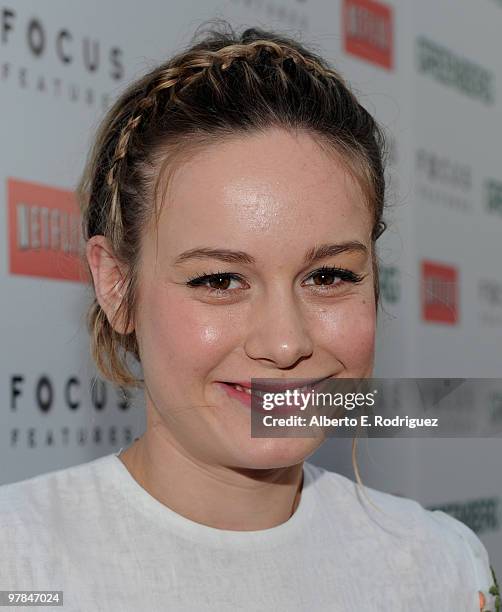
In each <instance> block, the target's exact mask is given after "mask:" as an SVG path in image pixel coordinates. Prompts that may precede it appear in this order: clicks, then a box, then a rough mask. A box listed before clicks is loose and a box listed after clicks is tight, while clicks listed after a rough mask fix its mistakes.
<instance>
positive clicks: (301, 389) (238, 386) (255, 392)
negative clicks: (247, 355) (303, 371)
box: [233, 384, 312, 397]
mask: <svg viewBox="0 0 502 612" xmlns="http://www.w3.org/2000/svg"><path fill="white" fill-rule="evenodd" d="M233 386H234V387H235V388H236V389H237V390H238V391H243V392H244V393H247V394H248V395H251V389H250V388H249V387H241V385H235V384H234V385H233ZM311 386H312V385H307V386H305V387H298V388H297V389H296V390H297V391H299V392H300V393H301V392H302V391H306V390H307V389H309V387H311ZM291 391H293V389H291ZM283 392H284V391H277V392H276V393H283ZM265 393H273V391H259V390H258V389H254V390H253V394H254V395H258V396H259V397H263V395H264V394H265Z"/></svg>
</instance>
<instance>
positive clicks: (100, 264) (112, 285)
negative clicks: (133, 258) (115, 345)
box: [85, 235, 134, 334]
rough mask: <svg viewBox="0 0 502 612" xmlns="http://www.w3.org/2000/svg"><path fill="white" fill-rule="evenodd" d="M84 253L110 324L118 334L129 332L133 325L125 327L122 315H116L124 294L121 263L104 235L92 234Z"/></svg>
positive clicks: (97, 297)
mask: <svg viewBox="0 0 502 612" xmlns="http://www.w3.org/2000/svg"><path fill="white" fill-rule="evenodd" d="M85 254H86V257H87V261H88V263H89V267H90V269H91V273H92V278H93V280H94V288H95V290H96V299H97V300H98V303H99V305H100V306H101V308H102V309H103V311H104V313H105V314H106V317H107V319H108V321H109V323H110V325H111V326H112V327H113V329H114V330H115V331H116V332H117V333H119V334H129V333H131V332H132V331H133V330H134V325H133V324H132V323H131V324H130V325H129V327H128V328H127V329H125V324H124V321H123V320H122V319H123V317H122V316H118V315H117V316H116V312H117V311H118V308H119V306H120V304H121V302H122V299H123V295H124V288H123V283H124V280H125V275H124V270H123V267H122V265H121V264H120V263H119V261H118V260H117V258H116V257H115V255H114V254H113V249H112V248H111V245H110V243H109V241H108V239H107V238H105V236H99V235H98V236H92V237H91V238H89V240H88V241H87V244H86V249H85ZM115 316H116V319H115V321H114V320H113V319H114V317H115Z"/></svg>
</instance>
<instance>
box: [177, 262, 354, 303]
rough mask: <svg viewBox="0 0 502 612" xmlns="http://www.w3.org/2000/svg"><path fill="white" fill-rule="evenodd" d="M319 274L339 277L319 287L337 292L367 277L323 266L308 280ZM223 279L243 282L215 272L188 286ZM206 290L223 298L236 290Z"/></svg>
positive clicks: (188, 282)
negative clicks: (342, 287) (340, 288)
mask: <svg viewBox="0 0 502 612" xmlns="http://www.w3.org/2000/svg"><path fill="white" fill-rule="evenodd" d="M317 274H332V275H334V276H336V277H338V278H339V279H340V282H338V283H335V284H332V285H319V286H321V287H325V288H328V289H329V288H330V287H335V290H337V288H338V287H340V286H342V285H344V284H345V283H352V284H354V285H355V284H357V283H360V282H361V281H362V280H364V278H365V277H366V275H360V274H356V273H355V272H352V271H351V270H347V269H345V268H336V267H329V266H322V267H321V268H318V269H317V270H314V271H313V272H311V273H310V274H309V276H308V277H307V278H311V277H312V276H315V275H317ZM221 279H225V280H227V279H228V280H238V281H242V280H243V279H242V277H241V276H239V275H238V274H233V273H232V272H214V273H204V274H202V275H200V276H194V277H193V278H191V279H189V280H188V281H187V283H186V284H187V286H189V287H193V288H198V287H203V288H204V287H205V284H206V283H207V282H210V281H212V280H221ZM205 288H207V289H208V290H209V293H210V295H215V294H216V295H219V296H223V297H224V296H226V295H228V294H229V293H232V291H235V289H213V288H211V287H205ZM321 291H323V290H321Z"/></svg>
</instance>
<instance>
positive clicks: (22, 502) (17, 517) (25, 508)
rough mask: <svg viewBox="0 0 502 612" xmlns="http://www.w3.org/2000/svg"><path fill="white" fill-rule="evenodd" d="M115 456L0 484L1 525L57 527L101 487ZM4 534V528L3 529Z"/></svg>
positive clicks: (13, 527) (13, 526)
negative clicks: (49, 525)
mask: <svg viewBox="0 0 502 612" xmlns="http://www.w3.org/2000/svg"><path fill="white" fill-rule="evenodd" d="M112 461H113V455H106V456H104V457H99V458H98V459H94V460H92V461H88V462H86V463H81V464H79V465H76V466H72V467H68V468H62V469H58V470H53V471H51V472H48V473H45V474H40V475H38V476H32V477H31V478H27V479H25V480H21V481H18V482H14V483H9V484H4V485H1V486H0V526H1V527H9V528H10V529H11V532H12V530H15V528H16V527H19V528H23V529H26V527H27V526H29V527H30V529H32V530H33V529H36V528H37V527H42V526H44V528H47V525H48V524H53V525H54V526H55V527H57V524H58V519H60V518H61V513H62V512H63V510H64V511H65V513H66V514H68V512H72V511H73V510H76V509H78V508H79V507H82V505H84V504H85V503H86V502H89V500H91V499H92V498H93V497H95V496H93V495H92V493H93V492H97V491H98V490H99V488H100V486H102V484H101V483H102V480H103V477H105V476H106V474H107V472H108V471H109V470H110V468H111V467H112V466H113V464H112ZM2 531H3V532H4V533H5V530H4V529H2Z"/></svg>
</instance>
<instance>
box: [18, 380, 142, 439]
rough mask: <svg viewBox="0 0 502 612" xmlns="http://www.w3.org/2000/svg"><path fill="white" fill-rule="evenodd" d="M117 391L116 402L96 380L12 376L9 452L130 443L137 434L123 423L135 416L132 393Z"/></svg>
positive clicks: (104, 386)
mask: <svg viewBox="0 0 502 612" xmlns="http://www.w3.org/2000/svg"><path fill="white" fill-rule="evenodd" d="M118 391H120V393H117V394H116V397H111V394H110V392H109V389H108V385H107V383H105V382H104V381H102V380H101V379H97V378H92V379H91V380H90V381H88V385H87V386H86V385H84V384H83V381H81V380H80V378H79V377H78V376H69V377H68V378H66V379H64V380H58V381H55V380H53V379H52V378H51V377H50V376H48V375H47V374H42V375H40V376H39V377H38V378H37V379H36V380H33V381H30V380H27V379H26V377H25V376H24V375H23V374H13V375H12V376H11V377H10V401H9V404H10V417H9V422H10V423H12V425H13V426H12V427H11V428H10V430H9V431H8V435H9V447H10V448H11V449H20V448H23V447H26V448H39V447H60V446H64V447H70V446H90V445H95V446H96V445H103V444H105V445H112V446H115V445H118V444H120V445H124V444H129V443H130V442H131V441H132V439H133V435H134V429H135V427H134V426H133V425H132V424H130V423H127V422H125V421H124V416H127V415H128V414H130V410H129V408H130V405H131V404H130V394H129V392H128V391H127V390H126V389H119V390H118ZM82 411H84V412H82ZM98 414H99V417H98V416H97V415H98ZM89 417H91V418H89ZM117 417H119V419H118V418H117ZM117 420H119V423H117V422H116V421H117Z"/></svg>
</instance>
